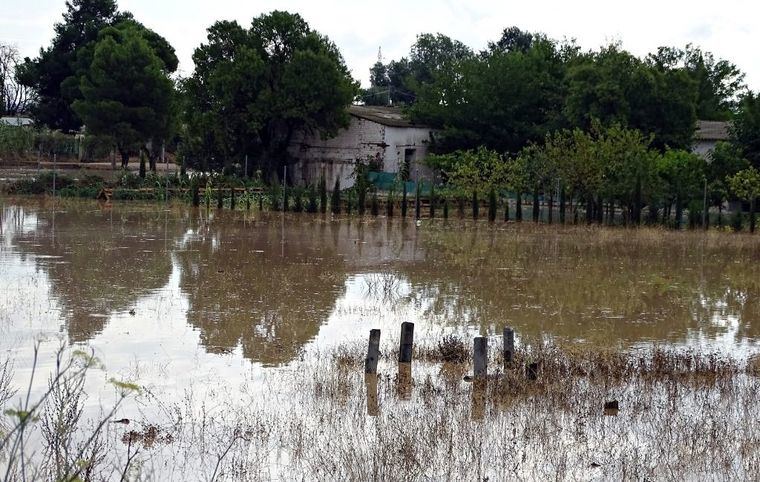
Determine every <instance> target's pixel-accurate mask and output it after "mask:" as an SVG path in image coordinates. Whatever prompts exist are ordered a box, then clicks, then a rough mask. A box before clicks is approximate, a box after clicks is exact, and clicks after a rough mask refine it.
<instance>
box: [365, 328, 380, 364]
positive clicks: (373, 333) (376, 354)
mask: <svg viewBox="0 0 760 482" xmlns="http://www.w3.org/2000/svg"><path fill="white" fill-rule="evenodd" d="M379 358H380V330H370V332H369V347H368V348H367V358H365V359H364V373H365V374H367V375H374V374H376V373H377V361H378V359H379Z"/></svg>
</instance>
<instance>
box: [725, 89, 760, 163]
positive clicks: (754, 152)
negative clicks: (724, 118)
mask: <svg viewBox="0 0 760 482" xmlns="http://www.w3.org/2000/svg"><path fill="white" fill-rule="evenodd" d="M731 135H732V140H733V142H734V144H736V146H737V147H738V148H739V149H740V150H741V152H742V155H743V156H744V157H745V158H746V159H747V160H749V162H750V164H752V165H753V166H754V167H756V168H758V169H760V94H753V93H752V92H749V93H747V95H745V96H744V97H743V98H742V100H741V103H740V105H739V111H738V112H737V113H736V116H735V118H734V121H733V127H732V132H731Z"/></svg>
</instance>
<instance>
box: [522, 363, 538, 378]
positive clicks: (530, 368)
mask: <svg viewBox="0 0 760 482" xmlns="http://www.w3.org/2000/svg"><path fill="white" fill-rule="evenodd" d="M525 378H527V379H528V380H530V381H535V380H538V363H528V364H527V365H525Z"/></svg>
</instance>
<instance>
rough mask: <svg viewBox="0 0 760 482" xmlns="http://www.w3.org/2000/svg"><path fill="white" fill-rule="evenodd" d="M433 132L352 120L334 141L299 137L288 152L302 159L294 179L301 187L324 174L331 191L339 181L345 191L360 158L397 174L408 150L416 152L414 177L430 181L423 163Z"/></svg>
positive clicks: (296, 167)
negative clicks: (369, 160) (371, 161)
mask: <svg viewBox="0 0 760 482" xmlns="http://www.w3.org/2000/svg"><path fill="white" fill-rule="evenodd" d="M429 139H430V129H425V128H420V127H386V126H384V125H382V124H378V123H377V122H372V121H369V120H366V119H362V118H359V117H354V116H352V117H351V122H350V124H349V126H348V128H346V129H343V130H341V131H340V133H339V134H338V135H337V136H335V137H333V138H331V139H320V138H319V135H317V134H311V135H303V134H301V135H297V136H296V137H295V139H294V140H293V142H292V143H291V145H290V148H289V149H288V151H289V153H290V155H292V156H293V157H296V158H298V159H299V160H300V162H299V163H297V164H296V165H295V166H294V172H293V179H294V180H295V181H296V182H297V183H299V184H304V185H305V184H309V183H316V182H318V180H319V178H320V176H321V175H322V173H323V172H324V175H325V180H326V182H327V187H328V189H332V186H333V185H335V178H336V177H339V178H340V185H341V187H342V188H346V187H351V186H353V185H354V179H353V171H354V166H355V163H356V160H357V159H361V160H365V161H366V160H367V159H368V158H370V157H371V158H379V160H381V161H382V166H383V167H382V168H383V171H385V172H398V170H399V167H400V165H401V161H403V159H404V152H405V150H406V149H415V161H414V163H413V164H412V166H411V175H412V177H413V178H414V176H415V174H416V173H417V172H419V174H420V176H421V177H425V178H429V174H430V172H429V169H427V168H426V167H425V166H424V164H423V163H422V161H423V159H424V158H425V156H426V155H427V149H428V141H429Z"/></svg>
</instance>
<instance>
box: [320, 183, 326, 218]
mask: <svg viewBox="0 0 760 482" xmlns="http://www.w3.org/2000/svg"><path fill="white" fill-rule="evenodd" d="M319 210H320V212H321V213H322V214H324V213H326V212H327V181H326V180H325V176H324V175H323V176H321V177H320V178H319Z"/></svg>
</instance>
